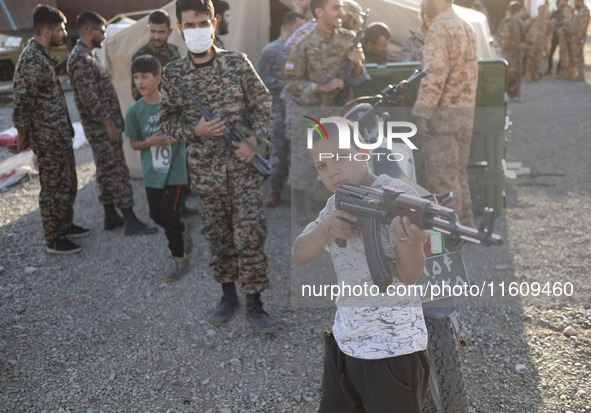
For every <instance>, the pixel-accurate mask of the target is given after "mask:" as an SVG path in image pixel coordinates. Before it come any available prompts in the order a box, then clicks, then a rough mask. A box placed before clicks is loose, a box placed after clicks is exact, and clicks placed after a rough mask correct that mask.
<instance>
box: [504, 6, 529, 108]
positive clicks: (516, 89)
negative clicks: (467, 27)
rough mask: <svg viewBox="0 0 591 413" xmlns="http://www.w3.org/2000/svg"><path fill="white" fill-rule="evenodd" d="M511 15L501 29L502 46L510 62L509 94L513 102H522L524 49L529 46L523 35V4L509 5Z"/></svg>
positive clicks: (508, 74)
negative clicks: (521, 20)
mask: <svg viewBox="0 0 591 413" xmlns="http://www.w3.org/2000/svg"><path fill="white" fill-rule="evenodd" d="M509 13H510V15H511V17H510V18H509V19H507V21H505V23H503V26H502V27H500V29H501V47H502V48H503V57H504V58H505V59H506V60H507V62H508V63H509V67H508V69H507V83H508V95H509V98H510V99H511V101H512V102H521V97H520V94H521V76H522V73H523V51H524V50H527V49H528V48H529V45H528V44H527V43H526V42H525V37H524V35H523V27H522V26H521V22H520V18H521V15H522V14H523V6H522V5H521V4H520V3H512V4H511V6H509Z"/></svg>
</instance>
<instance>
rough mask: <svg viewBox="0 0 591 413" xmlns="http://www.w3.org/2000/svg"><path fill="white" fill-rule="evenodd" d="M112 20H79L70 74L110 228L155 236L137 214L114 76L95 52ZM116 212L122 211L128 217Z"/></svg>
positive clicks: (83, 16)
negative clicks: (111, 77) (112, 78)
mask: <svg viewBox="0 0 591 413" xmlns="http://www.w3.org/2000/svg"><path fill="white" fill-rule="evenodd" d="M105 24H106V21H105V19H104V18H102V17H101V16H100V15H98V14H96V13H94V12H91V11H84V12H82V13H80V14H79V15H78V18H77V19H76V27H77V28H78V31H79V33H80V39H79V40H78V42H77V43H76V46H75V47H74V48H73V49H72V51H71V52H70V57H69V58H68V75H69V76H70V81H71V82H72V88H73V89H74V98H75V101H76V106H77V107H78V112H80V120H81V121H82V127H83V128H84V133H85V134H86V138H87V139H88V142H89V143H90V147H91V149H92V154H93V156H94V162H95V164H96V180H97V183H98V188H99V202H100V203H101V204H102V205H103V207H104V209H105V221H104V228H105V229H106V230H112V229H115V228H117V227H121V226H123V225H125V235H138V234H152V233H155V232H156V231H157V229H156V227H152V226H148V225H146V224H144V223H143V222H141V221H140V220H138V219H137V217H136V216H135V213H134V212H133V192H132V188H131V184H130V182H129V179H130V177H129V169H128V168H127V164H126V163H125V156H124V155H123V142H122V139H121V133H122V131H123V116H122V115H121V108H120V107H119V99H118V98H117V92H116V91H115V87H114V86H113V83H112V82H111V79H110V78H109V74H108V73H107V71H106V70H105V68H104V67H103V65H102V64H101V62H100V61H99V59H98V58H97V57H96V55H95V53H94V48H96V47H102V43H103V41H104V40H105ZM115 207H117V208H120V209H121V212H122V213H123V218H121V217H120V216H119V214H118V213H117V210H116V209H115Z"/></svg>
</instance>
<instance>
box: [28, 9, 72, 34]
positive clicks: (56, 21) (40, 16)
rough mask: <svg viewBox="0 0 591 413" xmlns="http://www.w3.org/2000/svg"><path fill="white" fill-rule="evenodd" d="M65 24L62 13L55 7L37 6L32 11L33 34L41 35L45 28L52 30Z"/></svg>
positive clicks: (64, 17)
mask: <svg viewBox="0 0 591 413" xmlns="http://www.w3.org/2000/svg"><path fill="white" fill-rule="evenodd" d="M66 22H67V20H66V16H64V13H62V12H61V11H59V10H58V9H56V8H55V7H51V6H47V5H45V4H38V5H37V7H35V9H34V10H33V31H34V32H35V34H39V33H41V30H42V29H44V28H45V27H49V28H50V29H53V28H54V27H55V26H58V25H60V24H62V23H66Z"/></svg>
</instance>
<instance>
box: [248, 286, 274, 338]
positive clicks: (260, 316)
mask: <svg viewBox="0 0 591 413" xmlns="http://www.w3.org/2000/svg"><path fill="white" fill-rule="evenodd" d="M246 318H247V319H248V320H249V321H251V322H253V323H254V325H255V326H256V328H258V330H259V331H260V332H261V333H274V332H275V331H277V322H276V321H275V320H273V319H272V318H271V317H270V316H269V314H268V313H267V312H266V311H265V310H263V303H262V301H261V293H255V294H247V295H246Z"/></svg>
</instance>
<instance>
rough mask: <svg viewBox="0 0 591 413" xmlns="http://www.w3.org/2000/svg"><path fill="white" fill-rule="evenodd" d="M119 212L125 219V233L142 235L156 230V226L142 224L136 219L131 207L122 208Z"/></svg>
mask: <svg viewBox="0 0 591 413" xmlns="http://www.w3.org/2000/svg"><path fill="white" fill-rule="evenodd" d="M121 212H122V213H123V219H124V220H125V235H144V234H154V233H155V232H158V228H156V227H152V226H150V225H147V224H144V223H143V222H142V221H140V220H139V219H137V217H136V216H135V212H133V209H132V208H122V209H121Z"/></svg>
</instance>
